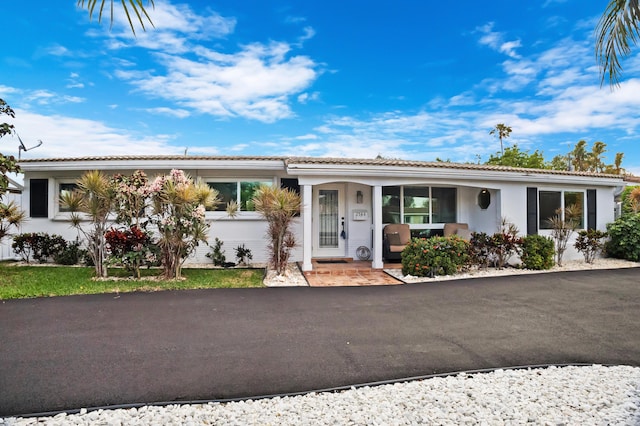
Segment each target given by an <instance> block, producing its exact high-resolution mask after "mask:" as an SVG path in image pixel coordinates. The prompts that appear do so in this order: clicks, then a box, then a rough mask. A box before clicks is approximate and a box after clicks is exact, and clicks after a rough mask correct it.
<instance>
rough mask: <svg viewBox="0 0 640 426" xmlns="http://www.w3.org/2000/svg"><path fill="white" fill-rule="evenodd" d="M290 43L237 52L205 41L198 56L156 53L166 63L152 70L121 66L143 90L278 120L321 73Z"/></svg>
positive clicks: (199, 107)
mask: <svg viewBox="0 0 640 426" xmlns="http://www.w3.org/2000/svg"><path fill="white" fill-rule="evenodd" d="M290 50H291V47H290V46H289V45H288V44H286V43H277V42H272V43H270V44H267V45H264V44H259V43H254V44H251V45H247V46H244V47H243V48H242V50H240V51H239V52H237V53H235V54H223V53H219V52H217V51H214V50H210V49H207V48H205V47H202V46H200V47H198V48H197V49H195V50H194V53H195V54H196V55H197V56H198V58H197V59H190V58H186V57H181V56H176V55H171V54H157V58H158V60H159V62H160V63H161V64H162V65H163V66H164V67H166V73H164V75H159V74H156V73H155V72H153V71H124V70H121V71H117V72H116V75H117V76H118V77H119V78H122V79H124V80H127V81H129V82H130V83H131V84H133V85H134V86H136V87H137V88H138V90H140V91H142V92H143V93H146V94H148V95H151V96H153V97H158V98H162V99H166V100H171V101H174V102H176V103H178V104H179V105H180V106H182V107H183V108H191V109H194V110H196V111H198V112H201V113H205V114H210V115H213V116H218V117H245V118H250V119H255V120H258V121H263V122H267V123H269V122H274V121H276V120H279V119H283V118H287V117H291V116H292V115H293V112H292V111H291V109H290V107H289V102H290V97H291V96H294V95H296V94H297V93H300V92H301V91H303V90H305V89H306V88H308V87H309V86H310V84H311V83H312V82H313V81H314V80H315V79H316V77H317V75H318V72H317V71H316V68H317V65H316V64H315V63H314V62H313V61H312V60H311V59H310V58H308V57H306V56H289V53H290Z"/></svg>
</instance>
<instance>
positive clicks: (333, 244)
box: [313, 185, 346, 257]
mask: <svg viewBox="0 0 640 426" xmlns="http://www.w3.org/2000/svg"><path fill="white" fill-rule="evenodd" d="M344 204H345V203H344V186H343V185H319V186H315V187H314V188H313V235H314V241H313V256H314V257H344V255H345V246H346V245H345V241H346V228H345V223H346V217H345V206H344Z"/></svg>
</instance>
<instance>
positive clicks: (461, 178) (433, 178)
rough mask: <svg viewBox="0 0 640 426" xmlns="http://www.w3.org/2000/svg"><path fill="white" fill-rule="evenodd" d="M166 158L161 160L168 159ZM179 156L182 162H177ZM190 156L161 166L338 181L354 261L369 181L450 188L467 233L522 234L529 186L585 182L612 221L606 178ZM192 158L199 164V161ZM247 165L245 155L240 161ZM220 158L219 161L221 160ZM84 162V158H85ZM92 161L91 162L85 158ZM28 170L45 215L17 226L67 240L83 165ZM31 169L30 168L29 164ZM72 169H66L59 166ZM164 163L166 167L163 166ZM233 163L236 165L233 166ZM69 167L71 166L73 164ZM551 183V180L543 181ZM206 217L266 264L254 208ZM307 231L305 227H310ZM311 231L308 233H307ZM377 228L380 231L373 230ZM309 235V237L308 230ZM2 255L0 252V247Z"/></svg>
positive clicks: (216, 233)
mask: <svg viewBox="0 0 640 426" xmlns="http://www.w3.org/2000/svg"><path fill="white" fill-rule="evenodd" d="M167 161H168V160H167ZM176 161H179V162H181V161H183V160H176ZM191 161H192V160H184V161H183V163H180V164H175V165H174V164H171V165H169V166H166V167H172V166H175V167H178V168H182V169H183V170H185V171H186V172H187V173H189V174H190V175H191V176H193V177H196V178H198V177H200V178H204V179H211V180H216V179H221V180H225V179H229V180H231V179H237V178H238V177H241V178H242V180H253V179H256V180H262V179H267V180H273V182H274V183H277V178H278V177H298V178H299V181H300V184H301V185H307V186H308V188H310V189H311V188H316V187H317V186H318V185H322V184H339V187H340V188H343V189H344V199H345V212H344V214H345V231H346V233H347V239H346V241H345V251H344V255H345V256H347V257H352V258H354V259H357V254H356V250H357V248H358V247H360V246H365V247H367V248H369V249H370V250H371V252H372V253H373V252H375V247H374V246H373V242H372V223H373V222H372V221H373V217H374V216H375V214H374V212H373V210H372V190H373V188H374V187H377V188H378V189H380V187H381V186H391V185H424V186H436V187H455V188H457V221H458V222H465V223H468V224H469V226H470V229H471V231H477V232H486V233H488V234H491V233H494V232H496V231H497V230H498V227H499V224H500V219H501V218H502V217H504V218H506V219H508V220H509V221H511V222H513V223H514V224H515V225H516V226H517V227H518V229H519V230H520V233H521V235H526V232H527V214H526V213H527V212H526V207H527V189H526V188H527V187H528V186H531V187H536V188H538V190H565V191H567V190H580V191H584V190H586V189H587V188H595V189H597V209H598V211H597V226H598V229H602V230H604V229H605V228H606V224H607V223H609V222H611V221H613V219H614V201H613V192H614V186H615V185H617V183H616V182H614V181H613V180H612V182H611V183H606V182H604V181H606V179H600V180H597V179H596V180H595V181H597V182H600V183H599V184H595V183H594V179H591V178H588V177H583V176H567V175H562V176H551V175H545V174H541V173H529V172H527V171H517V172H509V173H504V172H496V171H486V170H480V171H478V170H456V169H446V168H442V167H439V168H437V170H436V169H434V170H430V169H428V168H416V169H411V168H395V169H393V170H385V166H380V167H378V166H376V167H375V168H373V167H372V168H367V167H368V166H362V167H360V168H359V169H357V170H356V169H355V168H354V167H353V166H351V165H348V166H345V167H343V168H338V167H340V166H338V165H330V166H325V165H320V166H319V165H309V166H308V169H304V167H302V166H301V167H298V168H295V167H294V168H293V169H292V170H291V172H292V174H291V175H287V170H285V168H284V167H283V166H282V164H281V163H278V162H277V161H270V162H257V163H255V164H253V165H251V167H249V166H246V165H245V166H243V167H244V168H241V167H240V166H236V165H235V163H234V164H227V163H225V164H226V166H225V167H221V168H215V167H214V166H212V165H211V163H209V162H207V161H206V160H197V161H196V163H197V164H199V165H198V166H197V167H196V166H192V167H193V168H192V169H190V168H189V167H185V165H186V166H191V165H192V164H196V163H192V162H191ZM198 161H199V163H198ZM247 161H248V162H249V163H250V162H251V160H247ZM223 163H224V161H223ZM88 164H89V163H88ZM128 164H130V163H128V162H126V161H125V160H119V162H118V161H115V160H114V161H113V162H110V163H108V167H105V169H107V170H108V172H111V171H112V172H117V173H123V174H131V173H132V172H133V171H134V170H135V169H133V168H132V169H122V167H123V165H128ZM154 164H156V166H154V167H156V169H153V168H149V169H147V168H145V171H146V173H147V175H148V176H150V177H153V176H154V175H156V174H159V173H166V172H168V170H167V169H158V168H157V167H158V166H157V164H159V163H154ZM90 166H91V164H90ZM29 167H31V168H32V169H31V171H29V172H28V173H27V175H26V176H25V182H24V183H25V191H24V194H23V197H22V205H23V207H24V209H25V210H26V211H27V212H28V211H29V179H31V178H48V179H49V198H50V200H49V201H50V207H49V218H47V219H37V218H30V219H29V220H28V221H27V222H26V224H25V225H24V226H23V229H22V230H21V232H48V233H50V234H59V235H62V236H63V237H64V238H66V239H68V240H73V239H75V238H76V236H77V231H76V230H75V229H73V228H71V227H70V225H69V221H68V218H66V217H65V215H64V214H58V213H57V208H56V207H55V205H56V203H57V200H56V199H55V197H57V184H58V183H59V182H61V181H66V182H74V181H75V180H76V179H77V178H78V177H79V176H80V175H81V173H82V172H83V171H84V170H85V169H82V167H86V166H83V165H82V164H80V163H78V164H76V163H74V162H73V161H71V162H70V164H69V165H60V164H59V163H56V162H52V163H51V164H48V165H47V164H45V165H34V164H33V163H32V164H29V165H28V167H27V168H29ZM34 167H35V168H34ZM67 167H71V168H72V170H67V169H65V168H67ZM163 167H165V166H163ZM239 167H240V168H239ZM73 168H75V169H73ZM550 182H555V183H553V184H552V183H550ZM483 188H487V189H488V190H489V191H490V194H491V204H490V205H489V207H488V208H487V209H484V210H483V209H481V208H480V207H479V206H478V194H479V192H480V190H481V189H483ZM358 191H361V192H362V196H363V199H362V203H358V202H357V193H358ZM356 210H358V211H364V212H365V213H366V219H364V220H356V218H355V217H354V211H356ZM207 217H208V219H209V220H210V221H211V225H212V227H211V231H210V238H209V242H210V244H213V241H214V239H215V238H216V237H218V238H220V239H221V240H222V241H223V242H224V246H223V248H224V249H225V252H226V253H225V254H226V257H227V260H228V261H235V250H234V249H235V248H236V247H237V246H239V245H241V244H244V245H245V247H247V248H249V249H251V251H252V254H253V256H254V259H253V261H254V262H260V263H262V262H265V261H266V260H267V253H266V246H267V239H266V229H267V224H266V223H265V222H264V221H263V220H261V219H260V218H259V216H258V215H257V214H256V213H244V214H243V213H241V214H240V216H239V217H238V218H236V219H229V218H226V217H224V214H223V213H220V212H217V213H207ZM442 226H443V224H434V226H433V227H434V228H438V227H442ZM302 227H303V224H302V218H298V219H296V221H295V224H294V230H295V234H296V236H297V238H298V241H299V243H300V245H299V246H298V247H297V248H296V249H295V250H294V253H293V257H292V260H294V261H301V260H302V259H303V256H302V242H303V235H302V234H303V232H302ZM310 229H311V228H310ZM549 233H550V231H546V230H541V231H540V234H542V235H547V234H549ZM310 234H312V232H310ZM380 234H381V232H380ZM308 237H311V238H313V236H311V235H309V236H308ZM209 251H210V248H209V247H208V246H206V245H202V246H200V247H199V248H198V249H197V251H196V253H195V255H194V256H193V257H192V258H191V259H189V262H192V263H210V262H211V260H210V259H209V258H207V257H206V256H205V254H206V253H208V252H209ZM572 251H573V249H571V250H570V251H569V252H568V253H567V258H577V257H581V255H579V254H577V253H573V252H572ZM0 255H1V253H0Z"/></svg>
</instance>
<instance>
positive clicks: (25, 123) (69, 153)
mask: <svg viewBox="0 0 640 426" xmlns="http://www.w3.org/2000/svg"><path fill="white" fill-rule="evenodd" d="M11 122H12V123H13V124H14V125H15V127H16V129H18V131H19V133H20V137H21V138H22V140H23V141H24V142H25V144H27V145H29V144H30V143H31V142H30V141H36V140H42V141H43V142H44V143H43V144H42V146H40V147H38V148H37V149H34V150H33V151H29V152H27V153H23V155H22V156H23V158H47V157H78V156H87V155H88V156H101V155H142V154H147V153H153V154H158V155H160V154H179V153H181V149H180V148H178V147H176V146H172V145H170V144H169V142H171V141H172V136H169V135H136V134H134V133H133V132H131V131H127V130H124V129H116V128H113V127H109V126H107V125H105V124H104V123H101V122H99V121H94V120H86V119H79V118H74V117H67V116H61V115H52V116H46V115H41V114H35V113H32V112H29V111H26V110H16V118H15V119H12V120H11ZM11 140H12V138H11V137H6V138H3V143H6V144H7V145H8V146H11V142H10V141H11ZM13 142H14V143H15V145H14V146H15V149H16V154H17V149H18V141H17V139H15V140H14V141H13ZM3 150H4V151H5V152H8V153H11V152H10V150H8V149H3Z"/></svg>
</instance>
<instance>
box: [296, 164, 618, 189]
mask: <svg viewBox="0 0 640 426" xmlns="http://www.w3.org/2000/svg"><path fill="white" fill-rule="evenodd" d="M288 172H289V174H291V175H297V176H305V177H307V176H308V177H312V176H314V177H320V176H323V177H324V179H323V180H325V181H326V180H327V178H329V179H331V178H332V177H333V180H334V181H335V178H342V179H343V180H344V177H349V178H351V179H349V180H357V181H359V182H363V181H364V180H370V181H371V182H376V183H380V182H384V179H381V178H388V180H389V181H390V182H391V181H397V180H401V179H403V178H404V179H425V180H447V181H467V182H468V181H477V182H497V183H500V182H526V183H547V184H565V185H569V184H574V185H595V186H618V185H621V184H622V183H623V180H622V178H621V177H620V178H610V177H596V176H577V175H564V174H551V173H548V174H547V173H529V172H520V171H518V172H509V171H494V170H473V169H446V168H422V167H394V166H378V165H376V166H363V165H327V164H304V165H295V164H293V165H292V164H290V165H289V168H288ZM366 178H369V179H366ZM309 180H313V179H309Z"/></svg>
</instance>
